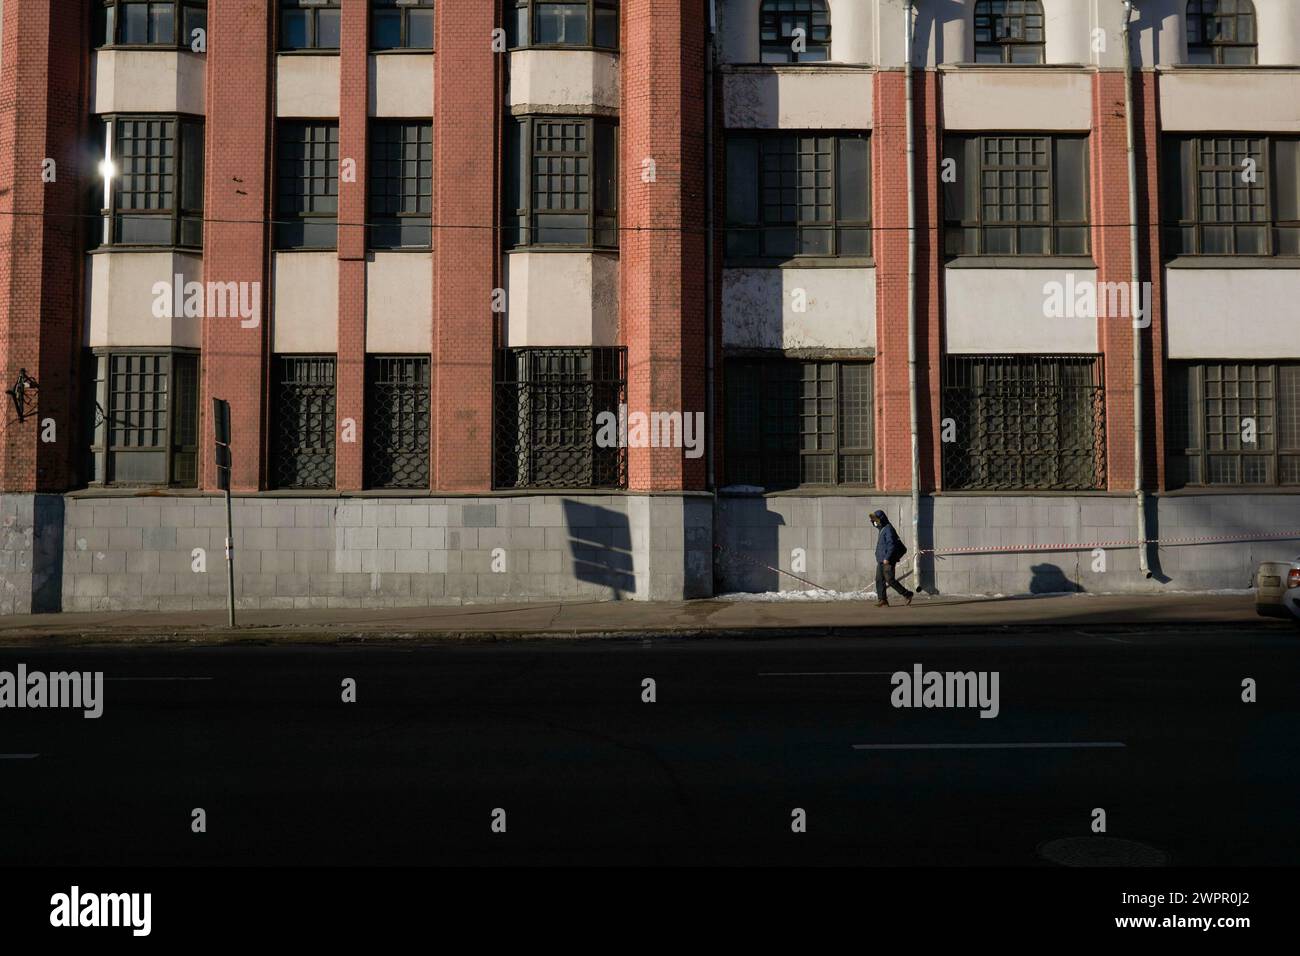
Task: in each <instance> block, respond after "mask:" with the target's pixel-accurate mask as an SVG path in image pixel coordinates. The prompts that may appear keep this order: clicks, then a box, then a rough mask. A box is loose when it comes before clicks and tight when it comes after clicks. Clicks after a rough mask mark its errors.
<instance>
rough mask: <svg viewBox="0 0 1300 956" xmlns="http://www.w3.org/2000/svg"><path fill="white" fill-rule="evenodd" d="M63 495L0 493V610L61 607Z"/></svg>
mask: <svg viewBox="0 0 1300 956" xmlns="http://www.w3.org/2000/svg"><path fill="white" fill-rule="evenodd" d="M63 522H64V499H63V496H62V495H41V494H27V495H24V494H4V495H0V614H31V613H40V612H43V611H57V610H59V595H60V591H61V587H62V577H63V560H62V558H63V555H62V550H63Z"/></svg>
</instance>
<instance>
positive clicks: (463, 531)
mask: <svg viewBox="0 0 1300 956" xmlns="http://www.w3.org/2000/svg"><path fill="white" fill-rule="evenodd" d="M876 508H884V509H885V510H886V511H887V512H888V513H889V514H890V517H891V518H892V519H893V521H894V522H895V524H897V525H898V526H899V528H900V530H901V531H902V533H903V536H904V539H905V540H906V541H907V543H908V545H909V547H911V548H912V549H913V554H912V556H913V557H914V556H915V550H916V548H917V545H918V542H917V541H914V540H912V532H911V501H910V498H909V497H908V496H906V495H902V496H900V495H860V496H844V495H825V496H810V495H789V496H781V495H775V496H770V497H762V496H752V495H731V494H722V495H720V496H719V497H718V498H717V500H716V501H715V500H714V498H713V497H712V496H710V495H698V494H697V495H691V494H684V495H635V494H621V495H619V494H611V495H578V496H566V495H534V496H500V497H496V496H486V497H480V498H363V497H347V498H300V497H275V496H260V497H244V498H236V499H235V502H234V524H235V529H234V544H235V549H236V550H235V553H236V572H237V580H236V591H237V595H238V602H239V605H240V606H241V607H246V608H255V607H267V608H295V607H302V608H308V607H335V606H337V607H369V606H375V607H385V606H408V605H422V604H448V603H450V604H457V603H479V602H492V601H529V600H607V599H631V600H681V599H685V598H696V597H708V596H710V595H711V594H713V593H715V592H716V593H724V592H736V591H751V592H752V591H782V590H786V591H789V590H806V589H807V588H808V587H809V585H808V584H806V583H803V582H802V581H799V580H797V579H796V578H794V577H791V576H789V575H787V574H783V573H780V572H778V571H775V570H773V569H774V568H780V569H783V570H784V571H787V572H795V573H797V574H798V576H799V577H800V578H804V579H806V580H807V581H810V582H815V583H816V584H818V585H821V586H824V587H828V588H831V589H834V590H837V591H855V590H861V589H870V588H871V587H872V585H873V582H874V570H875V559H874V550H875V537H876V534H875V530H874V529H873V528H872V527H871V526H870V522H869V521H868V517H867V516H868V515H869V514H870V512H871V511H873V510H875V509H876ZM920 524H921V535H920V539H921V540H920V542H919V543H920V545H921V546H923V547H930V546H932V547H937V548H938V549H939V550H940V551H954V550H956V551H958V552H960V553H947V554H943V555H940V556H938V557H933V558H932V557H925V558H923V559H922V560H921V562H920V566H919V568H917V567H916V566H914V565H913V564H912V563H911V562H910V560H909V562H907V563H905V564H904V566H903V567H902V568H901V571H902V577H903V580H904V581H905V582H906V583H907V584H908V586H909V587H916V583H917V580H918V578H917V572H918V571H919V573H920V582H921V584H922V585H923V586H924V587H925V588H926V589H927V590H934V591H937V592H938V593H943V594H1024V593H1032V592H1056V591H1084V592H1091V593H1126V592H1157V591H1170V590H1187V591H1204V590H1217V589H1234V590H1235V589H1243V588H1249V587H1251V586H1252V584H1253V575H1254V571H1255V568H1256V566H1257V565H1258V564H1259V562H1261V561H1264V560H1286V559H1290V558H1292V557H1295V556H1296V555H1297V554H1300V540H1294V539H1292V540H1286V539H1282V540H1235V541H1221V540H1219V541H1216V540H1205V539H1221V538H1223V537H1225V536H1229V537H1231V536H1238V537H1240V538H1245V539H1249V538H1251V537H1257V536H1258V535H1260V534H1261V533H1279V532H1286V531H1300V496H1297V495H1253V494H1218V495H1215V494H1207V495H1174V496H1166V497H1159V498H1157V497H1152V498H1150V499H1149V502H1148V527H1149V534H1150V536H1151V537H1152V538H1158V539H1159V540H1160V541H1161V544H1160V546H1159V548H1158V549H1156V548H1153V549H1152V550H1151V554H1152V571H1153V576H1152V577H1151V578H1146V577H1145V576H1144V575H1142V574H1141V572H1140V571H1139V570H1138V563H1137V551H1136V549H1135V548H1134V547H1133V546H1132V545H1131V544H1107V542H1121V541H1128V540H1130V539H1132V538H1133V537H1134V536H1135V534H1136V521H1135V518H1134V513H1133V503H1132V498H1131V497H1130V496H1127V495H1078V496H1069V495H1062V496H1049V495H1014V496H995V495H940V496H937V497H925V498H922V500H921V522H920ZM225 534H226V531H225V510H224V505H223V503H222V501H221V499H220V498H216V497H202V496H190V497H182V496H175V497H172V496H153V495H141V496H138V497H135V496H116V497H115V496H94V495H72V496H59V495H3V496H0V613H3V614H14V613H26V612H28V611H32V610H58V609H60V608H61V609H63V610H70V611H74V610H103V609H123V610H127V609H131V610H134V609H159V610H189V609H202V608H220V607H223V606H224V603H225V600H226V591H225V587H226V585H225V565H224V560H225V559H224V545H225ZM715 542H716V544H717V545H718V547H717V549H716V550H715V547H714V545H715ZM1094 544H1101V545H1103V546H1104V547H1103V551H1104V554H1101V555H1097V556H1094V554H1093V549H1092V546H1093V545H1094ZM1084 545H1087V546H1086V547H1084ZM1030 546H1034V547H1040V548H1045V549H1044V550H1034V551H1028V550H1025V549H1026V548H1028V547H1030ZM1053 546H1055V547H1053ZM961 549H965V551H962V550H961ZM1099 559H1100V560H1099ZM1103 561H1104V569H1103V564H1102V562H1103ZM798 568H802V570H798Z"/></svg>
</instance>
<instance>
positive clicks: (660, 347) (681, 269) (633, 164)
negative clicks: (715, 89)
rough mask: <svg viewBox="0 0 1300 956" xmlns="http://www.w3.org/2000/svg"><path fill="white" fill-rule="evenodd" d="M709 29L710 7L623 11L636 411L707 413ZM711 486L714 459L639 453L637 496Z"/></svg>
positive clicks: (663, 5)
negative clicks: (707, 481)
mask: <svg viewBox="0 0 1300 956" xmlns="http://www.w3.org/2000/svg"><path fill="white" fill-rule="evenodd" d="M706 22H707V14H706V11H705V10H704V5H703V3H702V2H700V0H625V2H624V3H623V35H622V57H621V71H622V90H623V92H622V102H621V109H620V124H621V130H620V139H621V147H622V148H621V160H622V170H621V178H622V188H621V204H620V206H621V212H620V216H621V226H622V230H621V236H620V266H621V268H620V281H619V300H620V301H619V309H620V311H619V317H620V326H621V332H622V337H623V342H624V344H625V345H626V346H627V351H628V406H629V408H630V409H631V410H632V411H643V412H647V413H649V412H653V411H666V412H673V411H680V412H682V413H683V414H691V413H694V412H703V411H705V329H706V326H705V323H706V322H707V321H708V316H707V314H706V312H707V310H706V307H705V276H706V273H705V232H704V228H705V198H704V197H705V179H704V177H705V175H706V169H705V166H706V162H705V140H706V137H705V125H704V124H705V122H706V120H707V116H706V104H705V102H704V41H705V33H704V31H705V24H706ZM647 160H649V161H651V162H653V167H652V168H653V181H651V182H647V181H646V179H648V178H650V177H649V176H648V174H645V173H644V171H645V170H647V169H648V168H650V167H648V165H647V163H646V161H647ZM713 426H714V423H712V422H709V423H706V428H711V427H713ZM705 479H706V470H705V458H703V457H701V458H695V459H688V458H686V457H685V455H684V454H683V451H682V449H679V448H632V449H629V451H628V487H629V488H631V489H634V490H644V491H649V490H671V489H699V488H703V487H704V483H705Z"/></svg>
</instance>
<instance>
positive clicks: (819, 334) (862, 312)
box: [722, 268, 876, 349]
mask: <svg viewBox="0 0 1300 956" xmlns="http://www.w3.org/2000/svg"><path fill="white" fill-rule="evenodd" d="M800 305H802V306H803V311H798V308H799V306H800ZM722 344H723V345H729V346H734V347H737V348H767V349H779V348H785V349H803V348H834V349H868V348H875V345H876V270H875V269H871V268H858V269H724V270H723V272H722Z"/></svg>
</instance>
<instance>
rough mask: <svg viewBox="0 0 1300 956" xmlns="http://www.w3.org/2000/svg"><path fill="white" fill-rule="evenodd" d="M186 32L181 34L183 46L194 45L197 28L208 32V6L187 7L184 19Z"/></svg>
mask: <svg viewBox="0 0 1300 956" xmlns="http://www.w3.org/2000/svg"><path fill="white" fill-rule="evenodd" d="M182 23H183V30H184V32H183V33H182V35H181V38H180V40H181V44H182V45H183V46H188V47H193V45H194V41H195V36H194V32H195V31H196V30H202V31H203V32H204V33H207V32H208V10H207V8H206V7H188V6H187V7H186V8H185V13H184V17H183V20H182Z"/></svg>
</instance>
